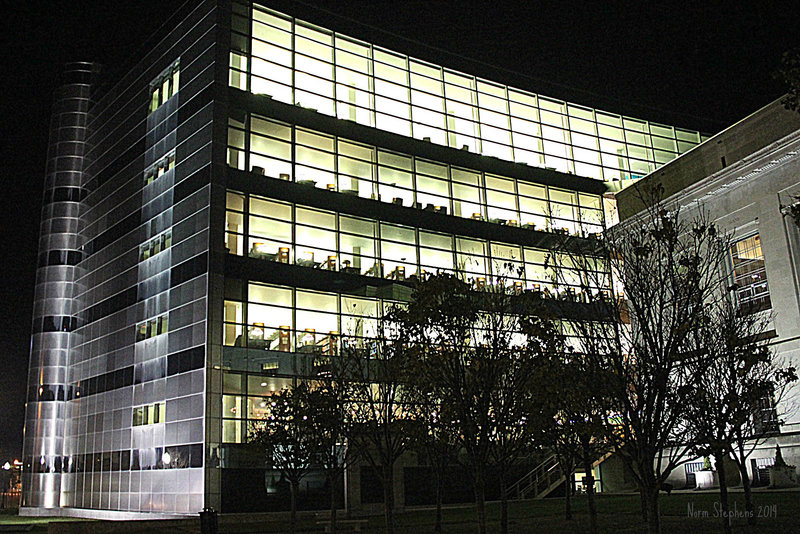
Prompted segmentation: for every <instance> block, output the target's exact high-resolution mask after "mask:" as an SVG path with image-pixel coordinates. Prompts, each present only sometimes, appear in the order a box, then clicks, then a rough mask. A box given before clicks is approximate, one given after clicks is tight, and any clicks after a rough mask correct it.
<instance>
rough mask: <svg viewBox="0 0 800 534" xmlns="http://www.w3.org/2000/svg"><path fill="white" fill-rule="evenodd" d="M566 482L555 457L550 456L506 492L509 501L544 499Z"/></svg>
mask: <svg viewBox="0 0 800 534" xmlns="http://www.w3.org/2000/svg"><path fill="white" fill-rule="evenodd" d="M564 480H565V477H564V473H562V472H561V467H559V465H558V461H557V460H556V457H555V455H553V456H549V457H548V458H547V459H546V460H545V461H543V462H542V463H540V464H539V465H537V466H536V467H535V468H534V469H533V470H532V471H531V472H529V473H528V474H527V475H524V476H523V477H522V478H520V479H519V480H518V481H516V482H515V483H514V484H512V485H511V486H509V487H508V489H507V490H506V492H507V495H508V497H509V499H542V498H544V497H546V496H547V495H548V494H549V493H550V492H551V491H553V490H554V489H556V488H557V487H558V486H559V485H561V484H562V483H563V482H564Z"/></svg>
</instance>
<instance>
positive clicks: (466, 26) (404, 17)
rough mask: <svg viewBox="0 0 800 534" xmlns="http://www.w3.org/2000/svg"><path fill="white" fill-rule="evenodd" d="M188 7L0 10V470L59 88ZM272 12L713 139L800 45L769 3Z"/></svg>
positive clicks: (18, 407)
mask: <svg viewBox="0 0 800 534" xmlns="http://www.w3.org/2000/svg"><path fill="white" fill-rule="evenodd" d="M182 4H183V2H182V1H175V0H160V1H158V2H155V1H151V0H135V1H133V2H108V1H104V2H97V3H93V2H81V1H79V0H76V1H73V2H53V1H47V0H44V1H41V0H40V1H38V2H32V1H25V2H22V1H18V0H12V5H11V6H10V8H6V9H4V10H3V17H2V18H3V20H2V22H1V23H0V24H2V25H4V26H5V27H3V28H2V36H3V39H4V42H3V50H4V62H3V64H4V65H5V66H4V68H3V69H2V76H3V84H2V88H3V91H2V98H0V102H2V104H0V105H2V119H3V120H2V121H0V123H1V124H2V128H3V131H2V136H1V137H0V143H1V145H0V146H2V160H0V161H2V164H1V165H0V173H2V175H0V178H2V184H3V185H4V187H5V190H6V193H7V196H6V198H5V200H4V202H3V203H2V209H0V216H1V217H2V222H0V229H1V230H2V231H1V232H0V235H1V236H2V249H0V250H2V255H0V262H2V265H1V266H0V273H2V278H0V286H1V288H2V294H0V306H2V308H0V310H1V311H0V317H2V318H3V319H4V320H5V324H4V326H3V328H0V361H2V363H3V367H2V370H1V371H0V404H2V407H3V409H2V410H0V463H2V462H5V461H6V460H7V459H11V458H13V457H14V456H19V455H20V452H21V442H22V425H23V413H24V390H25V381H26V375H27V361H28V352H29V347H30V323H31V313H32V300H33V284H34V277H35V264H36V254H37V237H38V232H39V228H38V223H39V213H40V204H41V196H42V183H43V179H44V165H45V159H46V148H47V132H48V125H49V116H50V103H51V99H52V92H53V89H54V86H55V84H56V81H57V77H58V74H59V72H60V70H61V67H62V65H63V64H64V63H66V62H69V61H76V60H82V61H97V62H100V63H102V64H104V65H107V66H108V68H107V71H110V72H112V73H113V72H115V71H116V72H118V71H119V69H120V68H122V67H123V66H124V65H126V64H129V63H130V59H131V58H132V57H136V56H137V55H139V54H138V53H137V49H138V48H139V47H140V46H141V44H142V43H143V41H144V40H145V39H146V38H147V36H148V35H150V34H152V33H154V32H155V31H156V30H157V29H158V27H159V24H160V23H159V21H160V20H164V19H166V18H167V16H168V15H169V14H171V13H173V12H174V11H176V10H178V9H180V8H181V5H182ZM6 5H7V4H6ZM271 5H273V6H274V7H275V8H276V9H278V10H281V11H284V12H290V13H293V14H294V15H295V16H297V17H298V18H303V19H305V20H308V21H311V22H314V23H317V24H319V25H321V26H324V27H328V28H332V29H335V30H338V31H340V32H341V33H344V34H347V35H351V36H353V37H357V38H361V39H363V40H365V41H371V42H374V43H376V44H378V45H381V46H383V47H386V48H389V49H393V50H397V51H401V52H405V53H408V54H410V55H412V56H414V57H417V58H420V59H423V60H427V61H430V62H433V63H437V64H443V65H445V66H448V67H452V68H455V69H457V70H461V71H464V72H467V73H470V74H476V75H479V76H481V77H484V78H487V79H490V80H495V81H499V82H503V83H507V84H509V85H513V86H516V87H519V88H522V89H527V90H530V91H533V92H538V93H541V94H544V95H547V96H551V97H555V98H560V99H564V100H568V101H571V102H575V103H578V104H584V105H587V106H590V107H596V108H600V109H603V110H606V111H610V112H614V113H620V114H625V115H629V116H633V117H636V118H642V119H648V120H651V121H655V122H662V123H665V124H671V125H675V126H682V127H686V128H692V129H698V130H702V131H704V132H707V133H715V132H717V131H719V130H721V129H722V128H724V127H726V126H728V125H730V124H732V123H733V122H736V121H737V120H739V119H741V118H743V117H745V116H746V115H748V114H750V113H752V112H753V111H756V110H757V109H758V108H760V107H762V106H764V105H766V104H768V103H769V102H771V101H772V100H774V99H775V98H778V97H780V96H781V94H782V93H783V92H784V88H783V87H781V85H780V84H779V83H778V82H776V81H775V80H773V79H772V76H771V73H772V72H773V71H774V70H775V69H776V68H777V66H778V65H779V61H780V56H781V53H782V52H783V51H785V50H787V49H789V48H792V47H794V46H798V45H800V38H799V37H798V35H800V31H798V28H800V11H798V10H797V9H796V7H793V5H792V4H791V3H785V4H784V3H778V2H741V1H728V2H718V1H702V2H699V1H695V2H684V1H680V2H666V1H658V2H641V1H638V2H597V3H589V2H585V3H584V2H570V1H559V2H555V1H552V2H551V1H548V2H535V1H529V2H526V3H520V5H513V6H512V5H511V4H510V3H509V4H506V3H504V2H496V1H495V2H476V1H463V0H462V1H460V2H452V1H450V2H433V1H429V2H423V1H419V0H411V1H408V0H406V1H397V2H392V3H388V2H376V1H374V0H372V1H349V0H339V1H337V2H323V1H312V0H309V1H308V2H293V1H276V2H272V4H271ZM314 6H321V7H322V8H323V10H319V9H316V8H315V7H314ZM387 6H391V9H390V8H389V7H387Z"/></svg>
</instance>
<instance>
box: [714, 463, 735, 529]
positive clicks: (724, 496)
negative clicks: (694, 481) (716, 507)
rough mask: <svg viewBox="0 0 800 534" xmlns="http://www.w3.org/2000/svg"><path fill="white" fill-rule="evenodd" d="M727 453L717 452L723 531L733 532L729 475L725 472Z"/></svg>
mask: <svg viewBox="0 0 800 534" xmlns="http://www.w3.org/2000/svg"><path fill="white" fill-rule="evenodd" d="M725 456H726V454H725V453H722V452H716V453H715V454H714V458H715V459H716V461H717V475H718V476H719V500H720V505H721V507H722V514H721V515H722V531H723V532H724V533H725V534H731V516H730V507H729V504H728V477H727V475H726V473H725Z"/></svg>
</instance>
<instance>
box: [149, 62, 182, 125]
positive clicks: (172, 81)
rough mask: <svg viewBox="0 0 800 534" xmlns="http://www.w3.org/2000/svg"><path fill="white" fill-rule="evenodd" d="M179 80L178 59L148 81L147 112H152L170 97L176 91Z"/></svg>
mask: <svg viewBox="0 0 800 534" xmlns="http://www.w3.org/2000/svg"><path fill="white" fill-rule="evenodd" d="M179 80H180V61H176V62H175V63H174V64H173V65H172V66H170V67H169V68H168V69H167V70H165V71H164V72H163V73H161V75H160V76H159V77H158V78H156V79H155V80H153V81H152V82H150V108H149V110H148V112H149V113H152V112H154V111H155V110H156V109H158V108H159V107H161V105H162V104H163V103H164V102H166V101H167V100H169V99H170V98H172V97H173V96H174V95H175V93H177V92H178V85H179Z"/></svg>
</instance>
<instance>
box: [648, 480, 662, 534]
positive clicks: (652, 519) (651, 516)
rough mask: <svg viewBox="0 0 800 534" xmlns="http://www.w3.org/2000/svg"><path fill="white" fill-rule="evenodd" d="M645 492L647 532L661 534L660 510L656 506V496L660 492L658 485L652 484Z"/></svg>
mask: <svg viewBox="0 0 800 534" xmlns="http://www.w3.org/2000/svg"><path fill="white" fill-rule="evenodd" d="M654 486H655V487H654V488H649V491H648V492H647V532H648V533H649V534H661V510H659V506H658V494H659V492H660V491H661V488H660V487H659V484H654Z"/></svg>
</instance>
